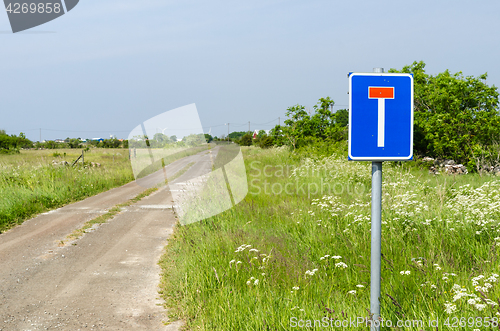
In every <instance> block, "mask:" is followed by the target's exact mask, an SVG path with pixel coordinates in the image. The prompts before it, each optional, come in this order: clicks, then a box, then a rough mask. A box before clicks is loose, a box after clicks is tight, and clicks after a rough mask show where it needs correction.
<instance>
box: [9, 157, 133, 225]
mask: <svg viewBox="0 0 500 331" xmlns="http://www.w3.org/2000/svg"><path fill="white" fill-rule="evenodd" d="M80 155H81V150H74V149H73V150H72V149H65V150H21V151H20V152H19V153H18V154H17V153H16V154H14V155H0V169H1V170H0V231H5V230H6V229H8V228H10V227H12V226H14V225H16V224H19V223H22V221H24V220H26V219H28V218H30V217H32V216H34V215H36V214H38V213H42V212H45V211H47V210H50V209H54V208H58V207H61V206H63V205H66V204H68V203H71V202H75V201H79V200H82V199H85V198H87V197H90V196H92V195H95V194H97V193H100V192H103V191H106V190H109V189H111V188H113V187H117V186H121V185H123V184H125V183H128V182H130V181H132V180H133V179H134V176H133V173H132V169H131V166H130V161H129V159H128V157H129V156H128V155H129V154H128V150H126V149H91V150H88V151H87V152H85V155H84V156H85V165H84V166H82V163H81V160H80V161H79V162H78V163H77V164H75V166H73V167H72V166H71V164H72V163H73V161H75V160H76V159H77V158H78V156H80ZM66 163H68V164H66ZM92 163H94V166H92Z"/></svg>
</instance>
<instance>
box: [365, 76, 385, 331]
mask: <svg viewBox="0 0 500 331" xmlns="http://www.w3.org/2000/svg"><path fill="white" fill-rule="evenodd" d="M373 72H379V73H383V72H384V69H383V68H374V69H373ZM372 89H373V88H372ZM368 91H369V92H368V93H369V98H371V97H372V95H371V93H370V92H372V91H371V89H370V88H368ZM381 101H382V102H381ZM384 102H385V100H384V99H382V98H379V99H378V122H377V129H378V132H377V133H378V135H377V146H378V147H384V137H385V130H384V129H385V125H384V124H385V104H384ZM371 221H372V223H371V230H372V231H371V232H372V233H371V235H372V243H371V244H372V246H371V256H370V312H371V313H372V325H371V328H370V329H371V330H376V331H378V330H380V324H378V325H377V321H378V319H379V317H380V277H381V276H380V270H381V264H382V258H381V256H382V161H378V162H376V161H372V220H371Z"/></svg>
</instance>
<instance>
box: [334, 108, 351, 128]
mask: <svg viewBox="0 0 500 331" xmlns="http://www.w3.org/2000/svg"><path fill="white" fill-rule="evenodd" d="M335 124H337V125H339V126H341V127H345V126H347V125H348V124H349V110H348V109H339V110H337V112H336V113H335Z"/></svg>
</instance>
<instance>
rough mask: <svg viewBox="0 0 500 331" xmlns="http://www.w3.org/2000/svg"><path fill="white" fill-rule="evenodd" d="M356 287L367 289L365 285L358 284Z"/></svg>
mask: <svg viewBox="0 0 500 331" xmlns="http://www.w3.org/2000/svg"><path fill="white" fill-rule="evenodd" d="M356 287H365V286H364V285H361V284H358V285H356Z"/></svg>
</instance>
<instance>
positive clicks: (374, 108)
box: [349, 73, 413, 161]
mask: <svg viewBox="0 0 500 331" xmlns="http://www.w3.org/2000/svg"><path fill="white" fill-rule="evenodd" d="M412 158H413V76H412V75H411V74H393V73H387V74H384V73H351V74H350V75H349V160H355V161H406V160H411V159H412Z"/></svg>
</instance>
